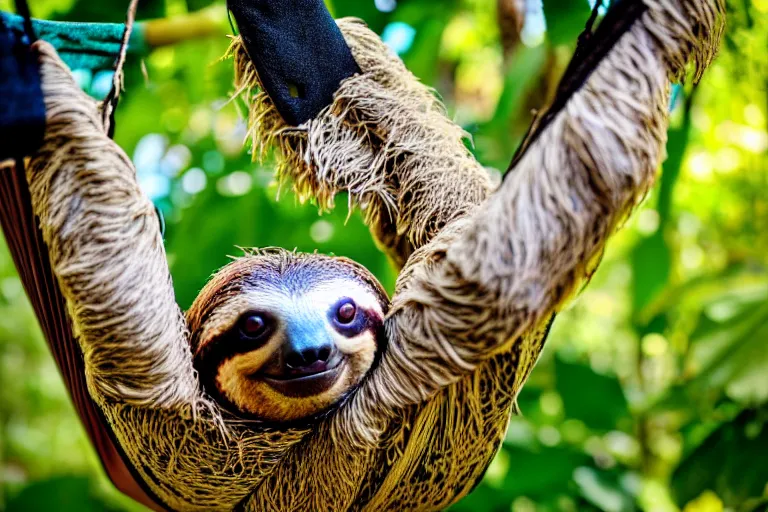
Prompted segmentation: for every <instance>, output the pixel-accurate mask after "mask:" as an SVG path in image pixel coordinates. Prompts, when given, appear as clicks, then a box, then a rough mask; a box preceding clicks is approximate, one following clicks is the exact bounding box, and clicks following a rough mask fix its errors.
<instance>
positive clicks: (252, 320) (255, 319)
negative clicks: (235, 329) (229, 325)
mask: <svg viewBox="0 0 768 512" xmlns="http://www.w3.org/2000/svg"><path fill="white" fill-rule="evenodd" d="M266 330H267V321H266V319H265V318H264V317H263V316H261V315H259V314H256V313H251V314H248V315H245V316H244V317H243V318H241V319H240V333H241V334H242V335H243V336H245V337H246V338H258V337H259V336H261V335H262V334H264V332H265V331H266Z"/></svg>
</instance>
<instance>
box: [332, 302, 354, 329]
mask: <svg viewBox="0 0 768 512" xmlns="http://www.w3.org/2000/svg"><path fill="white" fill-rule="evenodd" d="M356 315H357V307H356V306H355V303H354V302H352V301H348V302H344V303H342V304H341V305H340V306H339V309H337V310H336V320H338V322H339V323H340V324H348V323H350V322H352V320H354V319H355V316H356Z"/></svg>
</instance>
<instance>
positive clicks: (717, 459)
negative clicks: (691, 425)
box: [672, 411, 768, 507]
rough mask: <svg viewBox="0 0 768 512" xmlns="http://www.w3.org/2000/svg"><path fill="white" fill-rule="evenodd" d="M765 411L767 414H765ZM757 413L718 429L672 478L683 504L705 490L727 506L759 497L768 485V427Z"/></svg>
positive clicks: (745, 414) (685, 461)
mask: <svg viewBox="0 0 768 512" xmlns="http://www.w3.org/2000/svg"><path fill="white" fill-rule="evenodd" d="M764 412H765V411H764ZM764 419H765V414H763V417H760V415H759V414H758V413H757V412H755V411H746V412H744V413H742V414H741V415H740V416H739V417H737V418H736V419H735V420H734V421H733V422H729V423H727V424H725V425H723V426H722V427H720V428H719V429H717V430H716V431H715V432H714V433H713V434H712V435H711V436H709V438H708V439H707V440H706V441H705V442H704V443H702V444H701V445H700V446H699V447H698V448H697V449H696V450H694V451H693V452H692V453H691V454H690V455H688V456H687V457H686V458H685V459H684V460H683V461H682V462H681V463H680V465H679V466H678V468H677V469H676V470H675V472H674V474H673V475H672V489H673V491H674V493H675V497H676V499H677V502H678V503H679V504H680V505H683V504H685V503H687V502H689V501H691V500H692V499H694V498H695V497H697V496H698V495H699V494H701V492H702V491H703V490H705V489H709V490H712V491H714V492H715V493H716V494H717V495H718V496H719V497H720V499H722V500H723V502H724V503H725V505H726V506H730V507H735V506H738V505H741V504H743V503H744V502H745V501H747V500H748V499H749V498H755V497H760V496H762V495H763V492H764V490H765V488H766V484H768V458H766V457H765V456H764V455H765V449H766V446H768V425H766V424H765V422H764Z"/></svg>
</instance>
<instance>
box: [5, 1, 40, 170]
mask: <svg viewBox="0 0 768 512" xmlns="http://www.w3.org/2000/svg"><path fill="white" fill-rule="evenodd" d="M17 6H18V7H19V8H20V9H21V10H22V11H24V12H20V14H22V15H23V16H25V20H26V22H25V30H26V33H24V32H20V31H19V30H14V29H12V28H10V27H9V26H7V25H6V24H4V23H3V19H2V18H0V161H2V160H5V159H8V158H19V157H22V156H26V155H28V154H30V153H32V152H34V151H35V150H36V149H37V147H38V146H39V145H40V142H41V141H42V140H43V132H44V130H45V104H44V103H43V92H42V90H41V88H40V72H39V70H38V66H37V62H36V61H35V57H34V55H33V54H32V52H31V51H30V48H29V46H30V44H31V43H32V42H33V41H34V37H35V36H34V33H33V32H32V24H31V22H30V21H29V20H30V18H29V10H28V8H27V7H26V3H25V2H24V1H21V2H17Z"/></svg>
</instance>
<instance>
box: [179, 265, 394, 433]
mask: <svg viewBox="0 0 768 512" xmlns="http://www.w3.org/2000/svg"><path fill="white" fill-rule="evenodd" d="M388 305H389V298H388V297H387V294H386V292H385V291H384V289H383V288H382V286H381V285H380V284H379V282H378V281H377V280H376V278H375V277H374V276H373V275H372V274H371V273H370V272H368V270H366V269H365V267H362V266H361V265H358V264H357V263H355V262H353V261H351V260H349V259H346V258H341V257H329V256H323V255H319V254H297V253H289V252H286V251H280V250H277V251H261V252H260V253H259V254H254V255H248V256H245V257H243V258H240V259H238V260H237V261H235V262H233V263H231V264H230V265H228V266H226V267H225V268H223V269H222V270H221V271H220V272H219V273H218V274H216V276H215V277H214V278H213V279H212V280H211V281H209V282H208V284H207V285H206V286H205V288H203V290H202V291H201V292H200V295H199V296H198V298H197V299H196V300H195V302H194V304H193V305H192V307H191V308H190V310H189V311H188V312H187V319H188V321H189V324H190V326H191V328H192V337H191V344H192V347H194V351H193V357H194V361H195V368H196V369H197V371H198V372H199V374H200V379H201V382H202V384H203V387H204V388H205V389H206V390H207V391H208V392H209V394H211V395H212V396H213V397H215V398H216V401H217V402H218V403H219V404H221V405H224V406H226V407H227V409H229V410H231V411H235V412H237V413H239V414H240V416H249V417H253V418H256V419H261V420H270V421H281V422H284V421H291V420H297V419H301V418H306V417H309V416H312V415H315V414H318V413H321V412H323V411H325V410H327V409H328V408H329V406H331V405H332V404H334V403H336V402H338V401H339V399H340V398H342V397H343V396H344V395H345V394H346V393H347V392H348V391H349V390H350V389H352V388H354V387H355V386H357V385H358V384H359V383H360V381H361V380H362V379H363V377H364V376H365V375H366V374H367V373H368V371H369V370H370V368H371V366H372V365H373V363H374V360H375V358H376V354H377V353H379V347H380V346H384V345H385V343H386V335H385V333H384V317H385V314H386V312H387V307H388Z"/></svg>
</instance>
